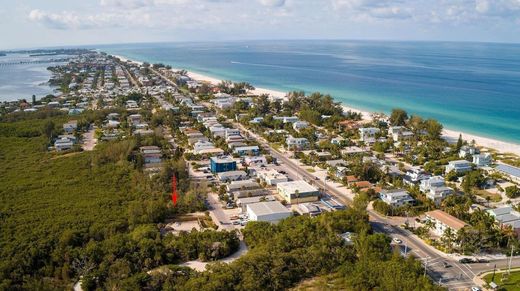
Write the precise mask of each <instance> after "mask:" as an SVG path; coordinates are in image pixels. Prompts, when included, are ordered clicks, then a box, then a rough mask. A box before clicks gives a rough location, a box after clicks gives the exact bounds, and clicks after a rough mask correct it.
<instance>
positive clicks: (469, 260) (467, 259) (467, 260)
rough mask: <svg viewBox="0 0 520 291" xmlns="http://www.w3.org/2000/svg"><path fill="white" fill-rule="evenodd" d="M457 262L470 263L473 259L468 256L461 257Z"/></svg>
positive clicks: (473, 261)
mask: <svg viewBox="0 0 520 291" xmlns="http://www.w3.org/2000/svg"><path fill="white" fill-rule="evenodd" d="M459 263H461V264H472V263H475V260H473V259H470V258H462V259H460V260H459Z"/></svg>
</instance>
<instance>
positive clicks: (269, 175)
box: [256, 169, 288, 186]
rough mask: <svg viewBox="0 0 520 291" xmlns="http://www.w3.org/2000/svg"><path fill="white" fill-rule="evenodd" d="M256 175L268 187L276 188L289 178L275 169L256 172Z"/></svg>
mask: <svg viewBox="0 0 520 291" xmlns="http://www.w3.org/2000/svg"><path fill="white" fill-rule="evenodd" d="M256 175H257V177H258V178H260V180H262V181H264V182H265V183H266V184H267V185H270V186H276V185H277V184H278V183H283V182H287V181H288V178H287V176H285V175H284V174H281V173H279V172H278V171H277V170H275V169H262V170H258V171H257V172H256Z"/></svg>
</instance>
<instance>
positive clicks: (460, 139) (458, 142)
mask: <svg viewBox="0 0 520 291" xmlns="http://www.w3.org/2000/svg"><path fill="white" fill-rule="evenodd" d="M463 145H464V141H463V140H462V134H459V139H458V140H457V147H456V149H457V152H458V151H460V149H461V148H462V146H463Z"/></svg>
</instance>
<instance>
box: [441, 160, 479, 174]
mask: <svg viewBox="0 0 520 291" xmlns="http://www.w3.org/2000/svg"><path fill="white" fill-rule="evenodd" d="M471 170H473V165H472V163H470V162H468V161H466V160H457V161H451V162H449V163H448V165H447V166H446V174H447V173H449V172H451V171H455V173H457V174H464V173H467V172H469V171H471Z"/></svg>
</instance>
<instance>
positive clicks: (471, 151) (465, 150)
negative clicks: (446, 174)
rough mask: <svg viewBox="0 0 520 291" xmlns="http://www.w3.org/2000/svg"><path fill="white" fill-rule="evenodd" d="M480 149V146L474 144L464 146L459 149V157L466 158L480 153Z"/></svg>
mask: <svg viewBox="0 0 520 291" xmlns="http://www.w3.org/2000/svg"><path fill="white" fill-rule="evenodd" d="M479 153H480V151H479V149H478V148H476V147H474V146H467V145H465V146H462V147H461V148H460V150H459V158H461V159H465V158H466V157H469V156H473V155H476V154H479Z"/></svg>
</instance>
